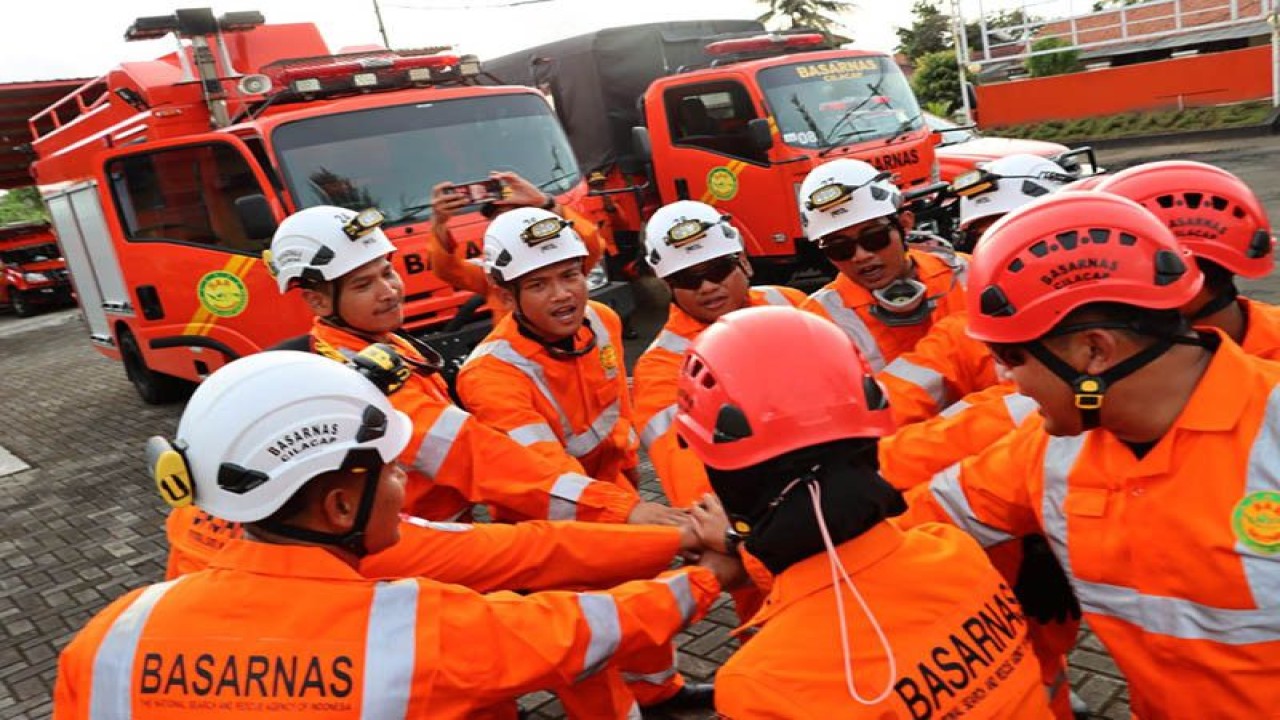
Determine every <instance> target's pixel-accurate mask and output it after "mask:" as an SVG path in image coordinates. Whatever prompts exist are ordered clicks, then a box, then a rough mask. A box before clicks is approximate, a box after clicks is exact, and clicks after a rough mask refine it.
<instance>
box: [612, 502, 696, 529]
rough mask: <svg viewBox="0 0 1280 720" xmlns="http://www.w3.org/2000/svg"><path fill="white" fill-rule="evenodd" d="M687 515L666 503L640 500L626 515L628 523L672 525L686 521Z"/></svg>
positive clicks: (678, 525) (678, 524)
mask: <svg viewBox="0 0 1280 720" xmlns="http://www.w3.org/2000/svg"><path fill="white" fill-rule="evenodd" d="M687 518H688V515H686V514H685V512H684V511H683V510H677V509H675V508H672V507H667V506H666V505H661V504H659V503H655V502H647V501H644V500H641V501H640V502H639V503H637V504H636V506H635V507H634V508H632V509H631V514H630V515H628V516H627V524H629V525H673V526H676V527H680V526H681V525H683V524H685V523H687V522H688V519H687Z"/></svg>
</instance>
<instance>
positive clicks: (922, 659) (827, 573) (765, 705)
mask: <svg viewBox="0 0 1280 720" xmlns="http://www.w3.org/2000/svg"><path fill="white" fill-rule="evenodd" d="M836 553H837V554H838V555H839V557H840V560H841V563H842V564H843V565H844V567H845V569H846V570H847V571H848V573H849V577H850V578H851V579H852V580H853V583H854V584H855V585H856V586H857V588H858V590H859V592H860V593H861V594H862V596H863V597H864V598H865V599H866V602H867V605H868V606H870V608H871V610H872V612H873V613H875V617H876V619H877V620H878V621H879V623H880V625H881V627H882V628H883V630H884V632H885V636H886V637H887V639H888V642H889V645H890V646H891V647H892V651H893V657H894V659H895V660H896V663H897V674H896V676H894V677H889V676H888V673H889V667H888V662H887V659H886V657H885V654H884V650H883V649H882V647H881V644H880V643H879V642H878V641H877V639H876V634H875V631H874V629H873V628H872V626H871V624H870V622H869V620H868V619H867V616H866V614H865V613H864V612H863V611H862V609H861V606H860V605H859V604H858V602H857V600H856V599H854V597H853V595H852V594H851V593H850V592H849V590H848V589H847V588H846V587H845V586H844V584H843V582H841V583H840V584H838V585H836V586H833V585H832V582H831V569H830V566H829V565H828V559H827V554H826V553H825V552H823V553H820V554H818V555H814V556H813V557H810V558H807V559H805V560H802V561H801V562H799V563H797V564H796V565H793V566H792V567H790V568H788V569H786V570H784V571H783V572H782V573H781V574H780V575H778V576H777V577H776V578H775V579H774V585H773V589H772V591H771V592H770V594H769V600H768V601H767V604H766V605H765V609H764V610H763V611H761V612H760V614H759V615H757V616H756V617H755V618H754V619H753V620H752V621H751V623H750V626H753V627H755V626H758V627H760V632H759V633H758V634H757V635H756V636H755V637H754V638H752V639H751V641H750V642H748V643H746V644H745V645H743V646H742V649H740V650H739V651H738V652H737V653H736V654H734V655H733V656H732V657H730V658H729V661H728V662H727V663H725V665H724V667H723V668H721V669H720V672H719V673H717V674H716V710H717V711H718V712H719V713H720V714H721V717H726V718H742V719H746V718H752V719H755V718H842V719H845V718H849V719H854V718H902V719H904V720H905V719H908V718H914V719H915V720H923V719H924V718H937V719H940V718H945V717H960V716H961V715H963V716H964V717H966V718H1018V719H1019V720H1035V719H1043V718H1050V717H1052V716H1051V715H1050V713H1049V709H1048V706H1047V704H1046V702H1047V701H1046V698H1045V694H1044V690H1043V689H1042V687H1041V685H1040V675H1039V668H1038V667H1037V666H1036V661H1035V658H1034V657H1033V656H1032V655H1031V652H1030V648H1029V647H1028V644H1027V635H1026V624H1025V621H1024V620H1023V617H1022V612H1021V608H1020V607H1019V606H1018V601H1017V598H1015V597H1014V595H1013V591H1012V590H1010V589H1009V587H1008V586H1007V585H1006V584H1005V583H1003V582H1002V581H1001V580H1000V576H999V575H997V574H996V573H995V571H994V570H992V569H991V566H990V565H989V564H988V563H987V560H986V558H985V557H984V556H983V554H982V551H981V550H979V548H978V546H977V544H976V543H974V542H973V540H972V539H970V538H968V537H965V536H964V535H963V533H960V532H957V531H956V530H955V528H949V527H946V526H942V525H924V526H921V527H919V528H916V529H914V530H910V531H907V532H903V531H900V530H899V529H898V528H897V527H896V526H895V525H893V524H891V523H887V522H886V523H881V524H879V525H877V526H875V527H873V528H872V529H870V530H869V531H867V532H866V533H864V534H863V535H862V536H860V537H857V538H854V539H853V540H849V541H847V542H845V543H842V544H841V545H839V546H837V547H836ZM922 578H927V581H923V582H922V580H921V579H922ZM836 593H841V594H842V597H843V598H844V607H845V614H846V617H847V621H848V627H849V630H848V639H849V650H850V653H851V655H852V657H851V658H850V662H851V665H852V668H853V680H854V683H855V685H856V689H857V691H858V694H859V695H860V696H862V697H863V698H864V699H872V698H874V697H875V696H876V695H877V694H878V693H879V692H880V691H881V689H882V688H884V687H885V685H886V683H888V684H890V685H892V687H893V690H892V691H891V692H890V693H889V694H888V696H887V697H886V698H885V699H884V700H883V701H881V702H879V703H876V704H875V705H871V706H867V705H862V704H861V703H859V702H857V701H855V700H854V699H853V698H852V697H850V696H849V691H848V690H847V689H846V688H847V686H846V681H845V658H844V651H843V649H842V647H841V640H840V622H839V619H838V616H837V611H836V606H835V603H836Z"/></svg>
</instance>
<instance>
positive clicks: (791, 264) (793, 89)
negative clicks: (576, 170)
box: [484, 20, 940, 281]
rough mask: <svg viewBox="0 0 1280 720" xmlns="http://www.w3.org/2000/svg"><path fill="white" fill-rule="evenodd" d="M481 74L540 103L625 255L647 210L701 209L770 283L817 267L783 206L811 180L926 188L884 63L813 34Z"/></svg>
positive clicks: (695, 28) (930, 164)
mask: <svg viewBox="0 0 1280 720" xmlns="http://www.w3.org/2000/svg"><path fill="white" fill-rule="evenodd" d="M484 67H485V70H486V72H489V73H492V74H493V75H495V76H496V77H498V78H500V79H501V80H502V81H504V82H516V83H524V84H527V85H530V86H533V87H536V88H539V89H541V90H542V91H543V92H544V93H546V94H548V96H549V97H550V98H552V100H553V103H554V105H555V107H556V111H557V113H558V114H559V115H560V118H561V121H562V123H563V124H564V126H565V129H566V131H567V132H568V133H569V138H570V141H571V142H572V143H573V145H574V150H575V151H576V152H577V154H578V160H579V163H580V164H581V165H582V166H583V167H585V168H587V169H588V170H589V171H590V172H591V175H592V185H593V191H594V192H595V193H597V194H601V195H603V196H605V197H607V198H608V199H609V205H608V209H609V211H610V213H611V222H612V223H613V225H614V231H615V236H614V237H615V239H616V240H617V241H618V245H619V247H620V248H625V249H627V250H630V249H631V248H634V247H635V245H636V243H637V242H638V239H639V232H640V229H641V228H642V221H643V219H644V218H645V217H647V216H648V214H649V213H650V212H652V210H653V209H654V208H655V207H656V206H657V205H658V204H661V203H668V202H672V201H674V200H677V199H686V198H689V199H695V200H702V201H703V202H707V203H711V204H714V205H716V206H718V207H721V208H723V209H724V210H725V212H726V213H728V214H730V215H732V216H733V218H734V220H735V221H736V223H737V225H738V227H740V228H742V230H743V235H744V237H743V240H744V243H745V245H746V248H747V253H748V254H749V255H750V256H751V259H752V262H753V264H754V265H755V266H756V269H757V272H758V275H759V276H761V277H763V278H764V279H765V280H766V281H782V280H785V279H786V278H787V277H788V276H790V275H791V274H792V272H793V271H794V270H796V269H798V268H803V267H806V266H814V265H817V266H821V261H820V260H819V259H818V257H817V254H816V252H815V251H814V250H813V248H812V245H811V244H810V243H806V242H797V240H798V239H800V238H802V237H803V229H802V228H801V225H800V215H799V208H798V206H797V204H796V203H795V202H792V200H793V199H794V198H795V196H796V192H797V191H798V188H799V186H800V182H801V180H802V179H803V178H804V176H805V175H806V174H807V173H808V172H809V171H810V170H811V169H813V168H814V167H815V166H817V165H820V164H821V163H823V162H826V161H828V160H831V159H835V158H838V157H855V158H860V159H863V160H866V161H868V162H870V163H872V164H873V165H875V166H876V167H879V168H881V169H883V170H886V171H890V172H892V173H893V175H894V178H895V180H896V181H897V182H898V184H899V185H900V186H901V187H903V188H904V189H906V190H912V189H915V188H921V187H925V186H928V185H929V184H930V183H932V182H935V181H937V179H938V168H937V164H936V161H935V157H934V151H933V148H934V145H935V144H936V143H937V142H938V140H939V139H940V138H939V136H937V135H935V134H933V133H932V132H931V130H930V129H929V127H928V126H927V125H926V124H925V122H924V120H923V118H922V115H921V112H920V107H919V104H918V103H917V101H916V98H915V95H914V94H913V93H912V91H911V88H910V86H909V85H908V83H907V80H906V78H905V77H904V76H903V74H902V72H901V70H899V68H898V67H897V65H895V64H894V62H893V60H892V58H890V57H889V56H888V55H885V54H882V53H876V52H866V51H861V50H839V49H833V48H832V47H831V46H829V45H828V44H827V43H826V41H825V40H824V38H823V36H822V35H819V34H815V33H804V32H800V33H792V34H769V33H765V31H764V28H763V26H762V25H760V24H759V23H758V22H755V21H746V20H714V21H690V22H673V23H656V24H650V25H637V26H630V27H620V28H611V29H607V30H601V31H598V32H594V33H590V34H587V35H581V36H578V37H574V38H570V39H567V40H562V41H559V42H554V43H550V44H547V45H541V46H538V47H534V48H529V49H526V50H522V51H520V52H517V53H514V54H511V55H507V56H504V57H501V58H497V59H494V60H489V61H486V62H485V64H484ZM780 200H785V201H780ZM620 254H625V252H623V253H620Z"/></svg>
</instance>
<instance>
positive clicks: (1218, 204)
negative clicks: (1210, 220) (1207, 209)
mask: <svg viewBox="0 0 1280 720" xmlns="http://www.w3.org/2000/svg"><path fill="white" fill-rule="evenodd" d="M1209 204H1210V205H1212V206H1213V209H1214V210H1217V211H1218V212H1222V211H1223V210H1226V209H1227V205H1228V204H1229V203H1228V202H1227V199H1226V198H1222V197H1218V196H1217V195H1214V196H1213V197H1211V198H1209Z"/></svg>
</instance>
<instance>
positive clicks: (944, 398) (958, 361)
mask: <svg viewBox="0 0 1280 720" xmlns="http://www.w3.org/2000/svg"><path fill="white" fill-rule="evenodd" d="M967 324H968V322H967V316H966V315H963V314H960V315H948V316H947V317H944V318H942V319H941V320H939V321H938V322H937V323H935V324H934V326H933V327H932V328H930V329H929V332H928V333H927V334H926V335H925V336H924V337H923V338H921V339H920V341H919V342H918V343H916V346H915V348H913V349H912V350H910V351H908V352H905V353H903V354H902V355H899V356H898V357H897V358H896V359H894V361H893V362H891V363H889V365H888V366H887V367H885V369H884V370H882V371H880V373H879V374H878V375H877V379H879V380H880V382H881V384H882V385H884V387H885V390H886V391H888V393H889V408H890V410H892V411H893V416H894V419H895V420H896V421H897V423H898V424H899V425H906V424H908V423H913V422H919V421H921V420H925V419H928V418H930V417H933V416H934V415H936V414H937V413H938V412H939V411H940V410H942V409H943V408H945V407H947V406H948V405H950V404H951V403H952V402H954V401H955V400H957V399H959V398H961V397H964V396H965V395H968V394H969V393H972V392H977V391H979V390H982V389H984V388H986V387H989V386H991V385H994V384H996V383H997V382H999V378H997V377H996V370H995V362H994V361H993V360H992V358H991V353H989V352H987V349H986V347H985V346H984V345H983V344H982V343H980V342H978V341H977V340H974V339H972V338H970V337H969V336H968V334H967V333H966V332H965V329H966V326H967Z"/></svg>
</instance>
